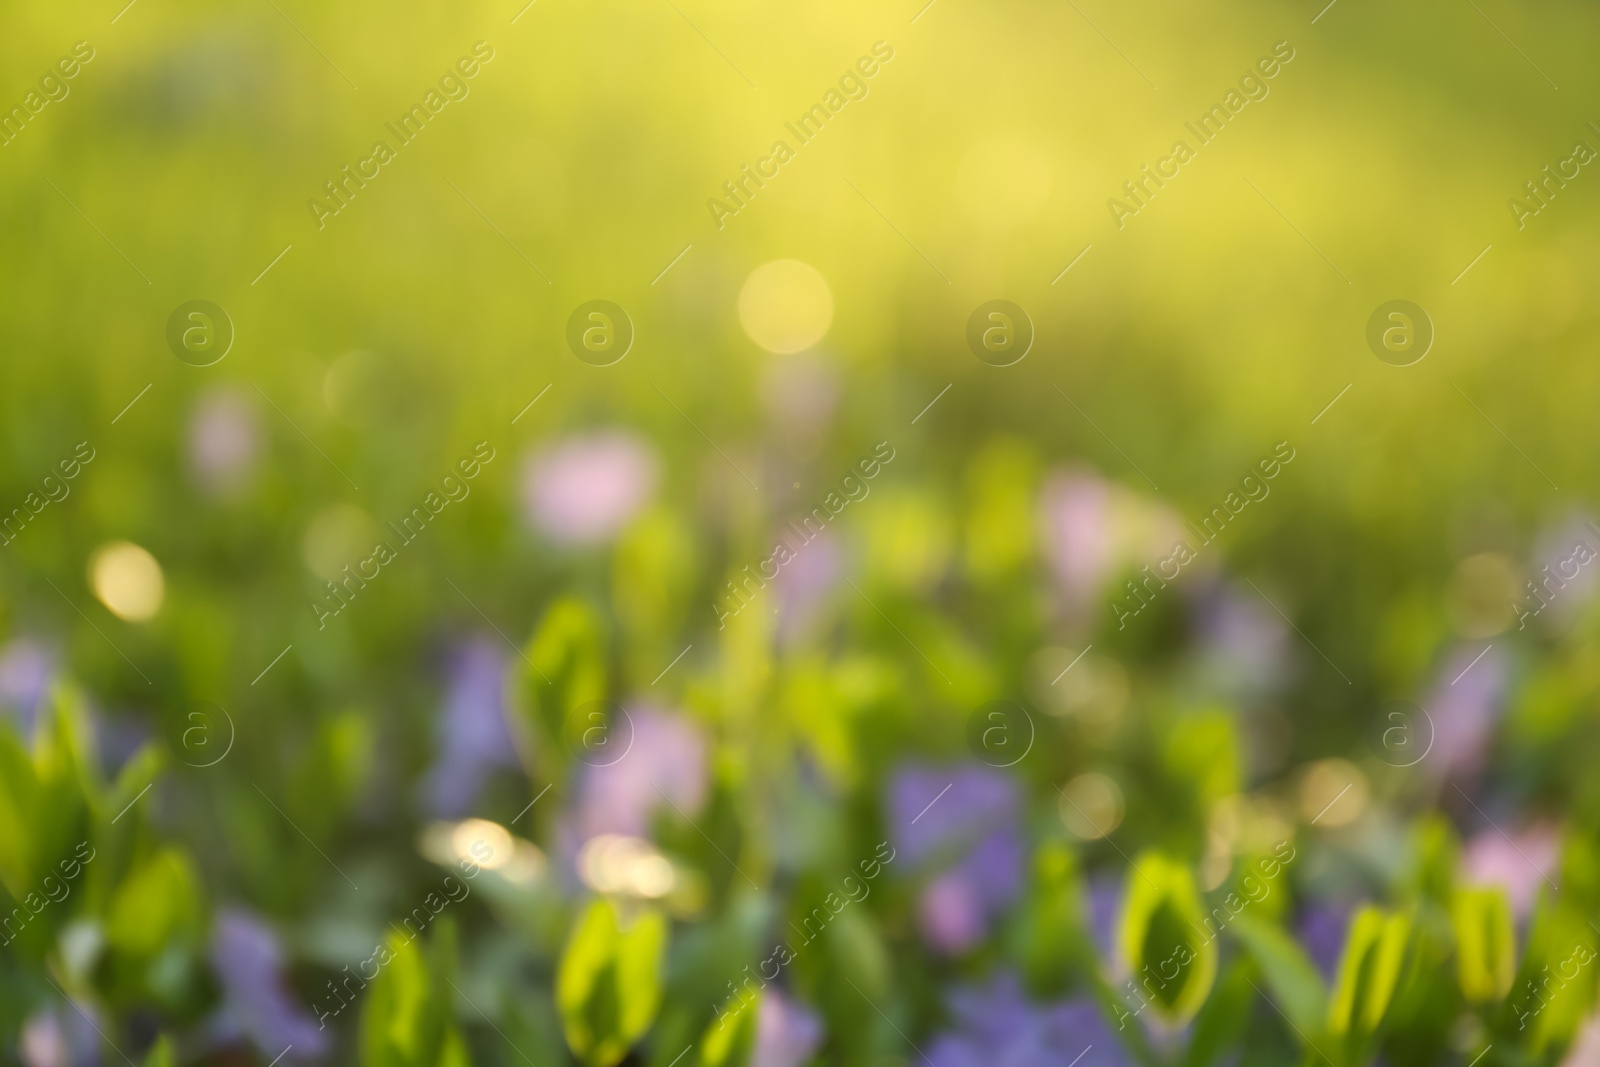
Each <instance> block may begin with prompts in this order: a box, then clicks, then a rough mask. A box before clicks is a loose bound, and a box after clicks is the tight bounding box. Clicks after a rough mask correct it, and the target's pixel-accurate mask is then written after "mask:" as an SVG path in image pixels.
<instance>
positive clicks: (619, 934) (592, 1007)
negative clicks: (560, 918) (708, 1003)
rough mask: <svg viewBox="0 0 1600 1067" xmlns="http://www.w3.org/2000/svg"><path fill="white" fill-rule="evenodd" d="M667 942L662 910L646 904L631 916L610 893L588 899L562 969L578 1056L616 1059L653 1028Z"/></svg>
mask: <svg viewBox="0 0 1600 1067" xmlns="http://www.w3.org/2000/svg"><path fill="white" fill-rule="evenodd" d="M666 947H667V920H666V917H665V916H664V915H662V914H661V912H659V911H657V910H655V909H653V908H644V907H641V908H639V909H638V910H637V911H636V912H635V913H633V914H631V915H630V916H629V917H627V919H626V920H625V919H624V917H623V916H622V915H621V914H620V913H619V911H618V908H617V906H616V905H615V904H614V903H612V902H611V901H610V900H607V899H605V898H604V897H600V898H596V899H595V900H594V901H593V902H592V903H591V904H590V905H589V907H588V909H587V910H586V911H585V912H584V915H583V917H582V918H581V919H580V920H579V921H578V924H577V926H576V927H575V928H574V930H573V933H572V937H571V939H570V940H569V941H568V942H567V947H566V950H565V951H564V952H563V953H562V955H561V963H560V965H559V966H558V968H557V970H556V1006H557V1008H559V1009H560V1011H561V1020H562V1025H563V1028H564V1029H565V1031H566V1036H567V1044H568V1045H569V1046H570V1047H571V1048H572V1051H573V1053H574V1054H575V1055H577V1056H578V1058H580V1059H582V1060H583V1061H584V1062H585V1063H588V1064H590V1065H591V1067H610V1065H611V1064H614V1063H617V1062H618V1061H620V1060H621V1059H622V1058H623V1057H624V1056H625V1055H627V1053H628V1050H629V1049H630V1048H631V1047H633V1044H634V1042H636V1041H638V1040H639V1038H641V1037H643V1036H644V1034H645V1032H646V1031H648V1030H649V1029H650V1024H651V1023H652V1022H654V1021H655V1017H656V1013H657V1012H658V1011H659V1010H660V1008H661V969H662V961H663V958H664V957H665V955H666Z"/></svg>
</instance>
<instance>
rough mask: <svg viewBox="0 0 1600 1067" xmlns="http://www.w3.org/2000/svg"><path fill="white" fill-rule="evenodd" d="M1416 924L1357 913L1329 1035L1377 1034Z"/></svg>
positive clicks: (1372, 910)
mask: <svg viewBox="0 0 1600 1067" xmlns="http://www.w3.org/2000/svg"><path fill="white" fill-rule="evenodd" d="M1410 935H1411V920H1410V919H1409V918H1407V917H1406V916H1404V915H1400V914H1398V913H1386V912H1384V911H1383V910H1382V909H1380V908H1376V907H1372V906H1368V907H1365V908H1362V909H1361V910H1360V911H1358V912H1357V913H1356V916H1355V918H1354V919H1353V920H1352V921H1351V923H1350V933H1349V936H1348V937H1347V938H1346V939H1345V946H1344V957H1343V959H1342V960H1340V962H1339V976H1338V979H1337V981H1336V982H1335V983H1334V991H1333V997H1332V999H1331V1000H1330V1001H1329V1002H1328V1031H1329V1032H1330V1033H1332V1034H1334V1035H1336V1036H1344V1035H1353V1036H1356V1037H1363V1036H1366V1035H1370V1034H1372V1033H1373V1032H1375V1031H1376V1030H1377V1029H1378V1025H1379V1024H1380V1023H1381V1022H1383V1016H1384V1013H1385V1012H1386V1011H1388V1009H1389V1001H1390V999H1391V998H1392V997H1393V996H1394V989H1395V985H1396V983H1397V982H1398V981H1399V980H1400V965H1401V963H1403V962H1404V960H1405V951H1406V943H1407V941H1408V940H1409V939H1410Z"/></svg>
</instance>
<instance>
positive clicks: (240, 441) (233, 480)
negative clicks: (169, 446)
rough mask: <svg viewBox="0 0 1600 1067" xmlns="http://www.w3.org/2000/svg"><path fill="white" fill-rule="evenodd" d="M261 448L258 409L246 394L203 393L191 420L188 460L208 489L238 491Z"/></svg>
mask: <svg viewBox="0 0 1600 1067" xmlns="http://www.w3.org/2000/svg"><path fill="white" fill-rule="evenodd" d="M260 451H261V433H260V428H259V427H258V425H257V422H256V410H255V405H253V404H252V403H251V402H250V400H249V399H248V398H247V397H246V396H244V394H242V393H240V392H238V391H237V390H234V389H229V388H225V387H223V388H217V389H213V390H211V391H209V392H206V393H204V394H202V395H201V397H200V399H199V401H198V402H197V403H196V404H195V409H194V414H193V416H192V417H191V419H190V422H189V463H190V465H191V466H192V467H193V468H194V476H195V480H196V481H197V482H199V483H200V486H201V488H203V489H205V490H206V491H207V492H210V493H214V494H218V495H222V494H228V493H233V492H237V491H238V490H240V489H242V488H243V487H244V486H245V484H246V483H247V482H248V481H249V479H250V475H251V473H252V472H253V471H254V470H255V465H256V458H257V456H258V455H259V454H260Z"/></svg>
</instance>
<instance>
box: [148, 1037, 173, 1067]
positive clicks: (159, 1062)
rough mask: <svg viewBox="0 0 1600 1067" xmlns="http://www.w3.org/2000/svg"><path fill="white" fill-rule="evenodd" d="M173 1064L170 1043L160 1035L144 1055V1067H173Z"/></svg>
mask: <svg viewBox="0 0 1600 1067" xmlns="http://www.w3.org/2000/svg"><path fill="white" fill-rule="evenodd" d="M175 1062H176V1061H174V1060H173V1058H172V1042H171V1041H170V1040H168V1039H167V1035H165V1034H162V1035H161V1036H160V1037H158V1038H156V1043H155V1044H153V1045H151V1046H150V1051H149V1052H148V1053H146V1054H145V1058H144V1067H174V1064H175Z"/></svg>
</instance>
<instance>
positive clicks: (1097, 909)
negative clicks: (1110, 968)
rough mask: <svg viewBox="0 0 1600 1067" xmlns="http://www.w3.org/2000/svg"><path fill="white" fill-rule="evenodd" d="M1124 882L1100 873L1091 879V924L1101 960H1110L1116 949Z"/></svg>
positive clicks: (1105, 873) (1102, 872)
mask: <svg viewBox="0 0 1600 1067" xmlns="http://www.w3.org/2000/svg"><path fill="white" fill-rule="evenodd" d="M1122 885H1123V880H1122V879H1121V878H1119V877H1117V876H1116V875H1115V874H1110V873H1108V872H1105V871H1099V872H1097V873H1095V874H1094V875H1092V876H1091V877H1090V879H1089V923H1090V926H1091V927H1092V932H1093V934H1094V945H1095V948H1096V949H1098V950H1099V952H1100V958H1101V959H1103V960H1109V959H1111V958H1112V955H1113V951H1114V949H1115V948H1116V930H1117V917H1118V916H1119V915H1121V914H1122Z"/></svg>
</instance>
